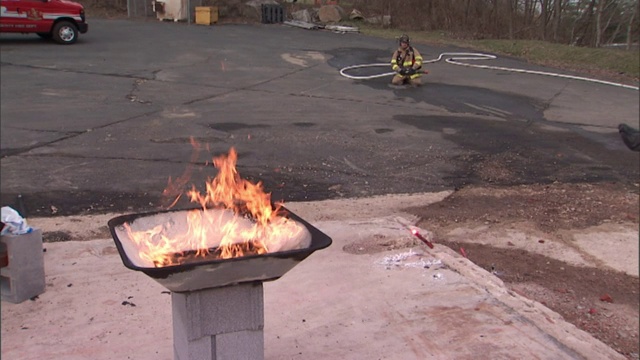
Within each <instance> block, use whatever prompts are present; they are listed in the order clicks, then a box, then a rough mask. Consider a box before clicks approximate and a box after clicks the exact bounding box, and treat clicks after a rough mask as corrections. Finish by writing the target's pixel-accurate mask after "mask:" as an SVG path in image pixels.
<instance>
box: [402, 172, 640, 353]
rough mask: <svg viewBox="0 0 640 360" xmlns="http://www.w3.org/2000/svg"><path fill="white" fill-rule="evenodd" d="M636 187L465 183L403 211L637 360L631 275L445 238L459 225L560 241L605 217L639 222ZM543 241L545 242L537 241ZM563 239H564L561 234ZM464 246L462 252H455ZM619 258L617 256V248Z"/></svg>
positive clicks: (638, 304)
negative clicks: (514, 229)
mask: <svg viewBox="0 0 640 360" xmlns="http://www.w3.org/2000/svg"><path fill="white" fill-rule="evenodd" d="M638 206H639V203H638V189H637V187H636V188H630V187H628V186H622V185H620V184H615V183H602V184H559V183H555V184H549V185H522V186H514V187H507V188H485V187H469V188H464V189H462V190H459V191H457V192H454V193H453V194H452V195H451V196H449V197H448V198H446V199H444V200H443V201H441V202H439V203H435V204H432V205H429V206H426V207H421V208H418V207H416V208H412V209H408V211H409V212H410V213H412V214H415V215H417V216H418V217H419V218H420V219H421V220H420V221H419V223H418V225H419V226H421V227H423V228H428V229H429V230H431V231H433V232H434V234H435V236H436V239H437V242H438V243H440V244H443V245H446V246H448V247H450V248H451V249H453V250H455V251H456V252H460V253H462V252H463V253H464V255H466V256H467V257H468V258H469V260H471V261H473V262H474V263H476V264H477V265H479V266H481V267H483V268H484V269H486V270H487V271H490V272H492V273H493V274H495V275H496V276H498V277H499V278H500V279H502V280H503V281H504V282H505V284H506V285H507V287H508V288H510V289H512V290H513V291H515V292H517V293H519V294H521V295H523V296H526V297H528V298H530V299H533V300H535V301H538V302H540V303H542V304H544V305H545V306H547V307H549V308H550V309H552V310H554V311H555V312H557V313H559V314H560V315H562V316H563V317H564V318H565V320H566V321H568V322H570V323H572V324H574V325H575V326H576V327H578V328H580V329H582V330H584V331H587V332H589V333H590V334H591V335H593V336H594V337H596V338H597V339H599V340H601V341H602V342H604V343H606V344H607V345H609V346H611V347H612V348H613V349H615V350H616V351H618V352H619V353H621V354H623V355H625V356H626V357H627V358H629V359H638V353H639V352H640V349H639V343H638V340H639V339H638V336H639V335H638V328H639V327H640V326H639V323H638V316H639V311H638V309H639V308H640V297H639V294H640V281H639V280H638V277H637V276H631V275H628V274H625V273H622V272H617V271H613V270H609V269H601V268H596V267H584V266H575V265H570V264H568V263H566V262H563V261H560V260H557V259H553V258H551V257H547V256H543V255H541V254H535V253H532V252H528V251H525V250H523V249H519V248H517V247H515V245H514V244H509V245H512V246H514V247H513V248H509V247H506V248H498V247H494V246H490V245H486V244H477V243H473V242H464V243H463V242H459V241H455V240H454V241H452V240H451V239H449V235H448V234H450V231H451V230H453V229H456V228H460V227H471V228H473V227H479V226H485V227H486V228H487V229H490V228H492V227H508V226H510V225H514V224H515V225H514V226H518V227H520V228H522V225H521V224H523V223H525V224H529V226H530V227H531V228H532V229H534V230H536V231H539V232H541V233H544V234H546V235H545V237H546V238H547V239H552V240H557V241H559V242H562V241H563V235H562V234H563V232H564V231H565V230H576V229H585V228H588V227H592V226H599V225H602V224H606V223H619V224H629V223H633V224H635V225H636V226H637V225H638V222H639V218H638ZM538 241H540V242H542V243H544V241H545V240H542V239H541V240H538ZM547 241H548V240H547ZM565 241H566V239H565ZM461 249H462V250H461ZM621 256H622V254H621Z"/></svg>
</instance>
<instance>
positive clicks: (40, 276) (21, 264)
mask: <svg viewBox="0 0 640 360" xmlns="http://www.w3.org/2000/svg"><path fill="white" fill-rule="evenodd" d="M0 254H3V255H2V256H3V258H4V256H6V258H5V259H6V264H4V263H3V264H2V265H6V266H3V267H0V294H1V296H2V301H8V302H11V303H16V304H17V303H21V302H23V301H25V300H27V299H30V298H32V297H34V296H37V295H40V294H42V293H43V292H44V290H45V279H44V255H43V253H42V231H41V230H40V229H33V231H31V232H30V233H28V234H22V235H2V236H0ZM3 262H4V261H3Z"/></svg>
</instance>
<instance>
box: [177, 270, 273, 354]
mask: <svg viewBox="0 0 640 360" xmlns="http://www.w3.org/2000/svg"><path fill="white" fill-rule="evenodd" d="M171 307H172V309H173V330H174V336H179V337H184V338H186V339H187V340H189V341H192V340H196V339H199V338H201V337H203V336H209V335H218V334H223V333H232V332H237V331H242V330H262V329H263V328H264V298H263V287H262V283H261V282H259V283H245V284H240V285H234V286H225V287H220V288H212V289H205V290H199V291H194V292H186V293H172V294H171Z"/></svg>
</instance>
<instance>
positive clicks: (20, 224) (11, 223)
mask: <svg viewBox="0 0 640 360" xmlns="http://www.w3.org/2000/svg"><path fill="white" fill-rule="evenodd" d="M0 217H1V218H2V222H3V223H4V224H5V226H4V228H2V232H0V235H6V234H12V235H22V234H28V233H30V232H31V231H32V230H33V229H32V228H31V227H30V226H29V225H27V220H25V219H24V218H23V217H22V216H20V214H19V213H18V212H17V211H15V210H13V209H12V208H10V207H8V206H3V207H2V209H1V214H0Z"/></svg>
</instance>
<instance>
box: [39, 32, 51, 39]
mask: <svg viewBox="0 0 640 360" xmlns="http://www.w3.org/2000/svg"><path fill="white" fill-rule="evenodd" d="M38 36H40V37H41V38H43V39H47V40H49V39H51V36H52V35H51V33H38Z"/></svg>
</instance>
